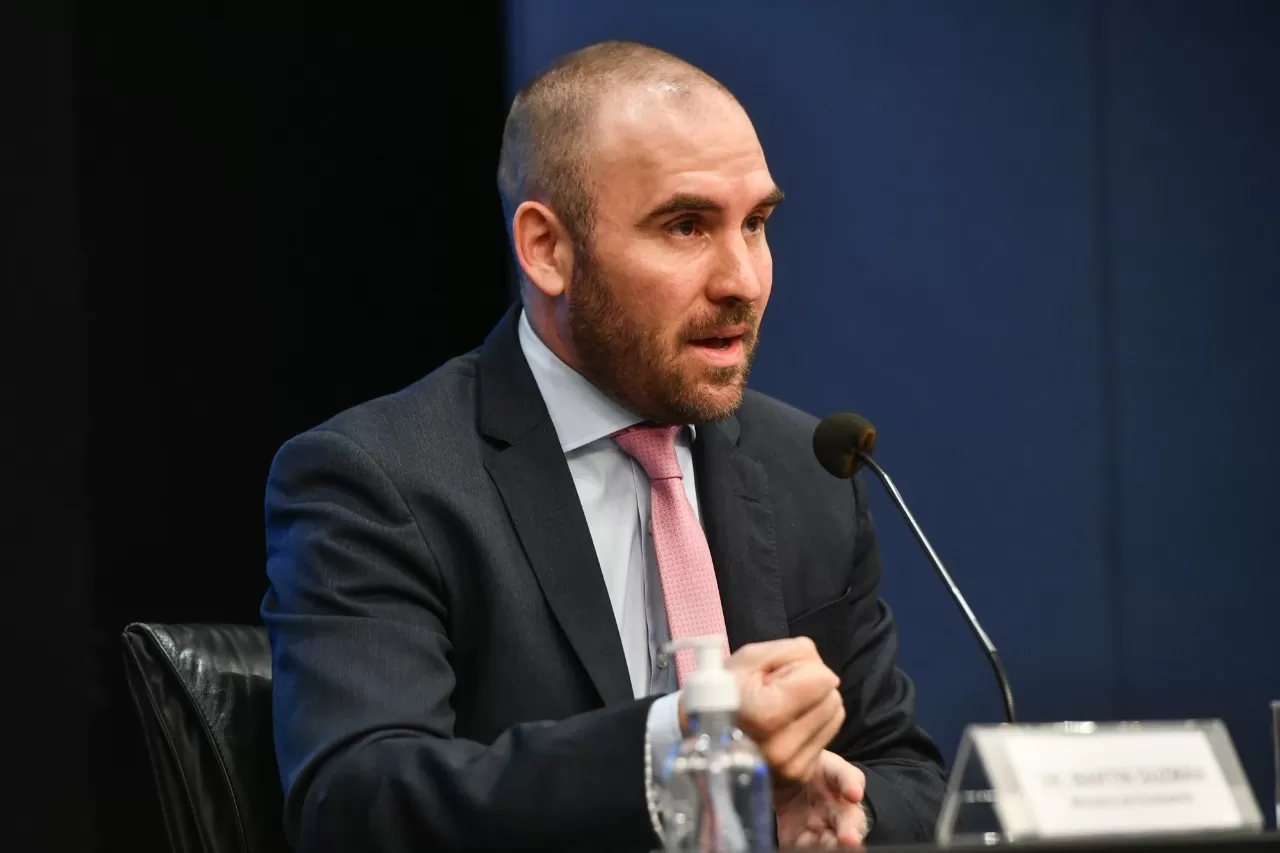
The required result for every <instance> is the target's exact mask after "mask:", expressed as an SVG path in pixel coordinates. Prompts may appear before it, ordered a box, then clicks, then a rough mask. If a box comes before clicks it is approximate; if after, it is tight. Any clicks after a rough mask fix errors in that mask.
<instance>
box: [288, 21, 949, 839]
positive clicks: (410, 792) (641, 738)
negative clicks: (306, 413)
mask: <svg viewBox="0 0 1280 853" xmlns="http://www.w3.org/2000/svg"><path fill="white" fill-rule="evenodd" d="M499 184H500V189H501V191H502V195H503V199H504V202H505V203H506V210H507V214H508V216H507V224H508V227H509V230H510V236H511V243H512V247H513V251H514V253H515V257H516V259H517V261H518V263H519V267H520V271H521V274H522V292H521V298H520V303H521V304H520V305H518V306H516V307H515V308H513V309H512V311H511V312H510V313H509V314H508V315H507V317H506V318H505V319H504V320H503V321H502V323H501V324H500V325H499V326H498V327H497V329H495V331H494V332H493V333H492V334H491V336H490V337H489V339H488V340H487V341H486V343H485V344H484V346H483V347H482V348H481V349H480V350H478V351H477V352H474V353H471V354H468V355H465V356H462V357H460V358H457V359H455V360H453V361H451V362H449V363H448V364H446V365H445V366H443V367H441V368H440V369H439V370H437V371H435V372H434V373H432V374H430V375H429V376H427V377H425V378H424V379H422V380H420V381H419V382H417V383H415V384H414V385H412V386H410V387H409V388H406V389H405V390H403V391H401V392H399V393H397V394H394V395H391V396H389V397H386V398H383V399H379V400H375V401H372V402H369V403H366V404H363V405H361V406H358V407H356V408H355V409H353V410H350V411H348V412H345V413H343V414H341V415H339V416H337V417H336V418H334V419H333V420H331V421H330V422H328V423H327V424H324V425H322V426H320V427H317V428H316V429H313V430H311V431H309V432H307V433H305V434H303V435H301V436H298V437H296V438H294V439H293V440H291V441H290V442H288V443H287V444H286V445H285V446H284V447H283V448H282V449H281V451H280V453H279V455H278V456H277V459H276V461H275V463H274V465H273V468H272V472H271V476H270V480H269V483H268V488H267V501H266V508H267V516H266V521H267V542H268V574H269V577H270V581H271V586H270V590H269V592H268V594H267V596H266V598H265V600H264V603H263V618H264V620H265V622H266V624H267V626H268V629H269V631H270V634H271V640H272V646H273V650H274V657H275V734H276V742H277V751H278V757H279V764H280V769H281V772H282V776H283V781H284V786H285V789H286V792H287V801H286V818H285V820H286V826H287V829H288V833H289V835H290V837H291V839H292V840H293V841H294V843H295V844H296V845H297V846H298V847H299V848H300V849H301V850H304V851H310V850H341V851H349V850H356V849H359V850H404V851H409V850H427V849H433V850H434V849H462V848H475V849H499V848H503V849H513V850H514V849H521V848H530V849H543V848H546V849H553V848H554V849H558V850H578V849H582V850H585V849H588V848H590V849H606V848H607V849H613V850H648V849H653V848H656V847H658V846H660V844H661V841H660V837H659V834H658V833H659V832H660V831H661V830H662V829H663V827H662V823H661V815H660V814H659V813H658V812H657V810H656V809H655V808H654V798H653V790H654V789H653V782H654V778H653V775H654V774H653V767H652V766H650V762H648V761H646V755H648V756H649V757H652V756H657V761H659V762H660V760H661V756H662V755H663V754H665V752H666V750H667V749H668V748H669V747H670V745H672V744H673V743H675V742H676V741H677V740H678V738H679V737H680V730H681V728H682V726H684V725H686V724H687V721H686V720H685V715H684V713H683V706H682V704H681V702H682V698H681V693H680V692H679V690H678V688H679V685H680V684H681V683H682V681H683V677H684V675H685V673H686V672H687V671H688V660H687V658H686V655H687V653H681V654H680V655H679V656H677V658H676V659H675V660H674V661H673V660H671V659H669V658H668V657H667V655H666V654H665V653H664V652H663V651H662V649H663V646H664V644H665V643H666V642H667V641H668V640H669V639H671V638H673V637H674V638H679V637H685V636H692V635H705V634H713V635H719V636H724V637H726V640H727V641H726V646H727V651H728V650H731V651H732V655H731V657H730V658H729V660H728V666H729V668H730V669H731V670H732V671H733V672H734V673H735V675H736V676H737V678H738V681H739V684H740V687H741V693H742V709H741V714H740V718H741V725H742V727H743V729H744V730H745V731H746V732H747V734H748V735H750V736H751V737H752V738H753V740H755V742H756V743H757V744H758V745H759V746H760V747H761V750H762V752H763V753H764V755H765V757H766V759H767V760H768V762H769V764H770V768H771V771H772V774H771V775H772V779H773V782H774V806H775V812H776V816H777V832H778V841H779V843H780V845H781V846H784V847H789V846H832V845H834V844H836V843H841V844H849V845H852V844H857V843H860V842H861V841H863V840H864V838H865V839H867V840H870V841H872V842H874V841H878V840H882V841H887V842H893V841H905V840H919V839H926V838H929V837H931V833H932V829H933V823H934V820H935V818H936V814H937V810H938V806H939V801H940V797H941V792H942V787H943V771H942V768H941V760H940V758H939V755H938V752H937V750H936V748H935V746H934V745H933V744H932V743H931V742H930V740H929V739H928V738H927V737H926V735H925V734H924V733H922V732H921V731H920V730H919V729H918V728H917V727H916V725H915V723H914V720H913V710H912V703H913V690H912V687H911V684H910V682H909V681H908V679H907V678H906V677H905V676H904V675H903V674H902V673H900V672H899V671H898V670H897V668H896V667H895V665H894V656H895V648H896V635H895V630H894V627H893V623H892V621H891V617H890V615H889V612H888V610H887V609H886V608H885V607H884V606H883V605H882V603H881V602H880V601H879V599H878V594H877V590H878V585H879V580H880V564H879V557H878V552H877V548H876V542H875V534H874V532H873V530H872V526H871V521H870V517H869V515H868V512H867V506H866V502H865V499H864V495H863V486H862V484H861V483H860V482H859V483H858V484H857V486H856V496H855V495H852V494H851V493H850V490H849V487H848V484H847V483H844V482H843V481H840V480H836V479H835V478H832V477H830V476H829V475H828V474H826V473H825V472H824V471H823V470H822V469H821V468H820V467H819V466H818V465H817V463H816V461H815V460H814V459H813V456H812V452H811V450H810V442H811V437H812V431H813V426H814V421H813V419H812V418H811V417H809V416H807V415H804V414H801V413H799V412H797V411H795V410H793V409H791V408H789V407H787V406H785V405H783V404H781V403H779V402H777V401H774V400H771V399H769V398H767V397H764V396H762V395H759V394H756V393H754V392H750V391H745V390H744V389H745V384H746V380H747V374H748V370H749V367H750V363H751V359H752V356H753V354H754V352H755V347H756V341H757V336H758V331H759V325H760V318H761V316H762V314H763V312H764V309H765V306H766V304H767V302H768V299H769V293H770V289H771V286H772V261H771V258H770V254H769V247H768V243H767V240H766V236H765V231H766V222H767V220H768V219H769V217H770V216H771V215H772V213H773V210H774V208H775V207H776V206H777V204H778V203H779V202H780V201H781V198H782V193H781V192H780V191H779V190H778V188H777V187H776V186H775V184H774V182H773V179H772V178H771V176H770V174H769V170H768V168H767V166H766V164H765V159H764V154H763V152H762V151H761V149H760V144H759V141H758V140H757V138H756V135H755V131H754V129H753V128H752V126H751V122H750V120H749V119H748V118H747V116H746V114H745V113H744V112H743V110H742V108H741V106H740V105H739V104H738V103H737V101H736V100H734V98H733V97H732V95H730V94H729V93H728V92H727V91H726V90H725V89H724V88H723V87H722V86H721V85H720V84H718V83H717V82H715V81H714V80H712V79H711V78H710V77H708V76H707V75H706V74H704V73H703V72H701V71H699V70H698V69H696V68H693V67H692V66H690V65H688V64H686V63H684V62H682V61H680V60H678V59H676V58H675V57H672V56H670V55H668V54H665V53H661V52H659V51H656V50H653V49H650V48H646V47H642V46H639V45H633V44H625V43H607V44H602V45H596V46H594V47H591V48H587V49H585V50H582V51H579V52H577V53H575V54H572V55H570V56H568V57H565V58H564V59H562V60H561V61H560V62H558V63H557V64H556V65H555V66H554V67H552V68H551V69H550V70H549V71H547V72H546V73H544V74H543V75H542V76H541V77H539V78H538V79H537V80H536V81H534V82H533V83H532V84H530V86H528V87H527V88H526V89H525V90H524V91H523V92H521V94H520V95H519V96H518V97H517V98H516V101H515V103H514V104H513V105H512V108H511V113H510V115H509V117H508V121H507V127H506V131H505V133H504V138H503V146H502V155H501V162H500V166H499ZM646 744H648V748H647V749H646ZM868 833H869V834H868Z"/></svg>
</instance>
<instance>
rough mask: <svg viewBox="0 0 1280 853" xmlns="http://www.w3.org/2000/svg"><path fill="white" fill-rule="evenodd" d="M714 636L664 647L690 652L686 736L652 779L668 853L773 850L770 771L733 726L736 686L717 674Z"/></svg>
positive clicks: (721, 671)
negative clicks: (692, 660)
mask: <svg viewBox="0 0 1280 853" xmlns="http://www.w3.org/2000/svg"><path fill="white" fill-rule="evenodd" d="M723 647H724V639H723V638H721V637H696V638H693V637H691V638H688V639H685V640H680V641H677V642H674V643H670V644H668V646H667V647H666V648H667V650H668V651H670V652H675V651H679V650H681V649H688V648H692V649H695V650H696V655H697V669H696V671H694V672H693V673H691V674H690V675H689V677H688V678H687V679H686V680H685V683H684V687H683V690H684V708H685V713H686V714H687V715H688V717H689V735H688V736H687V737H686V738H684V739H683V740H682V741H681V742H680V744H679V745H678V746H677V747H676V748H675V749H673V750H672V751H671V753H670V754H669V755H668V756H666V757H665V759H664V760H663V761H662V762H661V764H660V765H659V772H658V773H656V774H655V775H656V777H657V779H656V782H657V786H658V800H659V805H660V807H661V809H662V812H663V825H664V829H665V833H664V834H665V836H666V837H665V847H666V849H667V851H669V853H766V851H773V850H775V849H776V844H775V843H774V842H775V839H774V825H773V796H772V788H771V785H770V783H769V768H768V765H767V764H765V761H764V758H763V756H761V754H760V750H759V749H757V748H756V745H755V744H754V743H752V742H751V740H750V739H749V738H748V737H747V736H746V735H745V734H743V733H742V730H741V729H739V728H738V725H737V714H738V683H737V680H736V679H735V678H734V676H733V673H731V672H729V671H728V670H726V669H725V668H724V657H723V652H722V649H723Z"/></svg>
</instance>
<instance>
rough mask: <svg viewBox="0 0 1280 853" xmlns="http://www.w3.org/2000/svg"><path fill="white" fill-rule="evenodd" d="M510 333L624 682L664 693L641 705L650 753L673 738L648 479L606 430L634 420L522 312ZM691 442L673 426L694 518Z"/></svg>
mask: <svg viewBox="0 0 1280 853" xmlns="http://www.w3.org/2000/svg"><path fill="white" fill-rule="evenodd" d="M519 334H520V348H521V349H522V350H523V351H524V357H525V360H526V361H527V362H528V363H529V369H530V370H531V371H532V372H533V378H534V381H535V382H537V383H538V390H539V391H540V392H541V393H542V399H543V401H544V402H545V403H546V405H547V411H548V412H549V413H550V415H551V422H552V424H553V425H554V426H555V429H556V435H557V436H558V437H559V439H560V448H561V449H562V450H563V451H564V455H565V459H566V460H567V461H568V463H569V473H570V474H571V475H572V476H573V484H574V486H575V487H576V488H577V490H578V499H579V500H580V501H581V502H582V510H583V513H584V514H585V515H586V517H587V527H588V528H590V530H591V541H592V543H593V544H594V545H595V549H596V557H597V558H599V561H600V571H601V572H602V573H603V575H604V585H605V588H606V589H607V590H608V591H609V603H610V604H611V605H612V606H613V618H614V621H616V622H617V625H618V636H619V637H621V639H622V651H623V654H624V655H625V657H626V660H627V671H628V672H629V673H630V676H631V689H632V691H633V692H634V694H635V696H636V698H640V697H643V696H651V695H653V694H665V695H663V697H662V698H661V699H659V700H657V701H656V702H655V703H654V704H653V705H652V707H651V708H650V710H649V720H648V726H649V737H650V742H651V744H652V747H653V752H654V755H655V756H661V755H664V754H665V753H666V752H667V750H668V749H669V748H670V747H671V746H672V745H674V744H675V743H676V742H677V741H678V740H679V739H680V722H679V693H678V692H677V691H676V669H675V665H674V660H673V659H672V658H671V656H669V655H667V654H664V653H662V651H661V649H662V646H663V644H665V643H666V642H667V641H668V640H669V639H670V637H671V634H670V631H669V629H668V626H667V612H666V606H665V604H664V603H663V598H662V582H661V580H660V578H659V576H658V561H657V557H656V555H655V553H654V549H653V532H652V531H651V530H650V527H649V478H648V476H646V475H645V472H644V469H643V468H641V467H640V465H639V464H638V463H636V461H635V460H633V459H632V458H631V457H630V456H628V455H627V454H626V453H624V452H623V451H622V449H621V448H620V447H618V445H617V444H616V443H614V441H613V440H612V439H611V438H610V437H609V436H611V435H613V434H614V433H616V432H618V431H619V430H622V429H626V428H627V427H629V426H634V425H636V424H638V423H640V422H641V420H642V419H641V418H639V417H637V416H636V415H633V414H632V413H631V412H628V411H627V410H626V409H624V408H623V407H622V406H620V405H618V403H616V402H614V400H612V399H611V398H610V397H608V396H607V395H606V394H604V392H602V391H600V389H598V388H596V387H595V386H594V385H592V384H591V383H590V382H588V381H587V379H586V378H585V377H583V376H582V374H580V373H578V372H577V371H576V370H574V369H573V368H571V367H569V366H568V365H567V364H565V363H564V362H563V361H561V360H560V358H559V357H558V356H556V354H555V353H553V352H552V351H551V350H550V349H549V348H548V347H547V345H546V344H544V343H543V342H542V340H541V339H540V338H539V337H538V335H537V333H535V332H534V331H533V327H532V326H530V325H529V320H528V318H527V317H526V316H525V314H524V312H521V314H520V324H519ZM692 444H693V427H689V428H688V429H684V430H681V431H680V432H679V433H677V435H676V459H677V460H678V461H679V463H680V470H681V472H682V473H683V475H684V477H683V479H684V490H685V494H686V495H687V496H688V498H689V503H690V504H691V505H692V506H693V511H694V513H695V515H697V517H698V520H699V521H701V520H702V515H701V512H700V511H699V509H698V493H697V488H696V484H695V483H694V479H693V477H694V475H693V448H692Z"/></svg>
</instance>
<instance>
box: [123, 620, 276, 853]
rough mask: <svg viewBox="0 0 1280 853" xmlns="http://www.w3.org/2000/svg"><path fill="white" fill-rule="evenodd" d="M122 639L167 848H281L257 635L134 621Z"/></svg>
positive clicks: (232, 852)
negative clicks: (163, 823)
mask: <svg viewBox="0 0 1280 853" xmlns="http://www.w3.org/2000/svg"><path fill="white" fill-rule="evenodd" d="M123 641H124V658H125V674H126V676H127V678H128V681H129V689H130V691H131V692H132V694H133V700H134V704H135V705H136V707H137V710H138V716H139V718H140V719H141V720H142V731H143V735H144V738H145V740H146V744H147V752H148V754H149V755H150V759H151V767H152V770H153V771H154V774H155V780H156V787H157V790H158V792H159V795H160V810H161V812H162V814H163V816H164V822H165V830H166V832H167V833H168V836H169V842H170V844H171V845H172V847H173V850H174V853H286V851H288V850H289V845H288V842H287V841H286V840H285V837H284V830H283V824H282V821H281V816H282V813H283V808H284V806H283V797H282V794H281V788H280V776H279V773H278V771H277V768H276V757H275V749H274V747H273V746H272V738H271V648H270V646H269V644H268V643H267V635H266V631H265V630H264V629H262V628H259V627H255V626H249V625H156V624H142V623H134V624H131V625H129V626H128V627H127V628H125V630H124V636H123Z"/></svg>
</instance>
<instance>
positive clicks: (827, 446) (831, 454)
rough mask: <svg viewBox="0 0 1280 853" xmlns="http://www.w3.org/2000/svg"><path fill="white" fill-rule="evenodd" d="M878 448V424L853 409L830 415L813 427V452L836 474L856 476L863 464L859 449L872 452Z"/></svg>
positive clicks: (824, 466) (833, 474)
mask: <svg viewBox="0 0 1280 853" xmlns="http://www.w3.org/2000/svg"><path fill="white" fill-rule="evenodd" d="M875 449H876V428H875V427H873V426H872V425H871V421H869V420H867V419H866V418H864V417H862V416H861V415H855V414H853V413H852V412H837V413H836V414H834V415H828V416H827V417H825V418H823V419H822V422H821V423H819V424H818V426H817V427H816V428H815V429H814V431H813V454H814V455H815V456H817V457H818V462H820V463H821V464H822V467H823V468H826V469H827V471H828V472H829V473H830V474H831V475H832V476H835V477H840V478H842V479H848V478H850V477H852V476H853V474H854V472H855V471H857V470H858V468H859V467H860V465H861V462H860V461H859V460H858V451H859V450H861V451H862V452H863V453H866V454H867V455H868V456H870V455H871V453H872V451H874V450H875Z"/></svg>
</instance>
